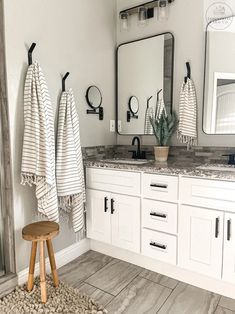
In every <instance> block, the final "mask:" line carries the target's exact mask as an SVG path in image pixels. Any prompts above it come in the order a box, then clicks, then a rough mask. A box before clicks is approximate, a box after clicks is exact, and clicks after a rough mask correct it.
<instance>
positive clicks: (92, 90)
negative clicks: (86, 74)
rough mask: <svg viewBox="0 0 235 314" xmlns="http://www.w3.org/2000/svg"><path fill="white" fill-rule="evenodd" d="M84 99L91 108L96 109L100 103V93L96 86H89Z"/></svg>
mask: <svg viewBox="0 0 235 314" xmlns="http://www.w3.org/2000/svg"><path fill="white" fill-rule="evenodd" d="M86 100H87V103H88V105H89V106H90V107H91V108H92V109H97V108H99V107H100V106H101V104H102V95H101V92H100V90H99V88H98V87H97V86H90V87H89V88H88V89H87V92H86Z"/></svg>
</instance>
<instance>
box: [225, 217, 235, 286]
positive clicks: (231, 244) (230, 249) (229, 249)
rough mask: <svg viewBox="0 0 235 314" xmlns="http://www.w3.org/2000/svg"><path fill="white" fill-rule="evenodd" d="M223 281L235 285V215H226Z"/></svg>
mask: <svg viewBox="0 0 235 314" xmlns="http://www.w3.org/2000/svg"><path fill="white" fill-rule="evenodd" d="M223 280H225V281H228V282H232V283H235V214H229V213H226V214H225V219H224V260H223Z"/></svg>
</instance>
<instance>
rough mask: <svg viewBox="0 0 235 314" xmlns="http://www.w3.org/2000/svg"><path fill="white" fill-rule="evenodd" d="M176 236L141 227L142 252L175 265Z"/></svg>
mask: <svg viewBox="0 0 235 314" xmlns="http://www.w3.org/2000/svg"><path fill="white" fill-rule="evenodd" d="M176 247H177V238H176V236H172V235H168V234H164V233H160V232H156V231H152V230H147V229H143V230H142V254H143V255H145V256H148V257H151V258H154V259H157V260H161V261H164V262H167V263H170V264H173V265H176Z"/></svg>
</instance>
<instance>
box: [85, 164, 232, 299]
mask: <svg viewBox="0 0 235 314" xmlns="http://www.w3.org/2000/svg"><path fill="white" fill-rule="evenodd" d="M225 170H226V171H220V172H219V171H211V170H207V169H206V168H205V169H200V168H196V167H194V168H193V167H192V168H190V167H189V168H186V167H185V168H184V167H181V168H176V167H174V166H171V167H159V166H156V164H155V163H154V162H153V163H150V164H143V165H141V166H136V165H128V164H112V163H105V161H103V162H102V161H100V162H88V163H87V169H86V184H87V234H88V238H90V239H92V241H93V242H94V249H96V250H97V248H98V250H99V248H100V251H101V252H104V253H106V254H107V253H108V254H110V255H112V252H113V256H115V257H119V258H121V259H125V260H127V261H131V262H133V263H136V264H138V265H140V266H143V267H146V268H149V269H152V270H155V271H159V272H161V273H163V274H165V275H168V276H172V277H175V278H177V279H180V280H182V281H187V282H190V275H191V277H192V278H193V280H194V281H193V284H194V285H198V286H200V287H202V288H205V289H210V290H212V291H216V292H218V290H219V292H220V293H223V292H224V293H225V294H226V295H228V293H227V292H226V291H225V290H226V287H227V289H228V290H229V289H230V288H229V286H226V285H227V283H232V284H234V283H235V234H234V230H235V172H234V171H233V168H232V167H231V169H229V168H227V169H225ZM229 170H231V171H229ZM97 243H99V244H97ZM108 248H109V249H108ZM118 248H120V249H121V250H120V251H117V249H118ZM114 252H119V253H117V254H116V255H115V253H114ZM130 252H132V253H134V255H133V254H130ZM143 257H144V259H143ZM185 270H187V271H188V272H187V276H186V277H184V276H185ZM195 274H198V275H200V276H199V277H198V279H195ZM210 279H217V280H216V281H213V280H210ZM220 283H221V284H222V285H221V287H219V286H220ZM231 293H233V295H234V292H231ZM230 295H231V294H230Z"/></svg>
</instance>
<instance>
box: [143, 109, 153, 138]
mask: <svg viewBox="0 0 235 314" xmlns="http://www.w3.org/2000/svg"><path fill="white" fill-rule="evenodd" d="M151 117H154V110H153V108H152V107H147V108H146V112H145V122H144V134H146V135H153V127H152V124H151V122H150V118H151Z"/></svg>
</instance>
